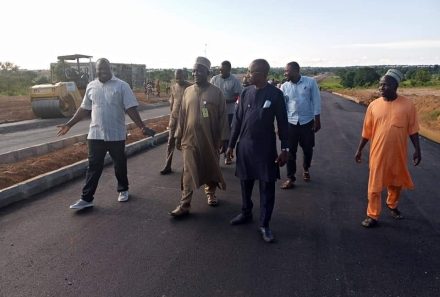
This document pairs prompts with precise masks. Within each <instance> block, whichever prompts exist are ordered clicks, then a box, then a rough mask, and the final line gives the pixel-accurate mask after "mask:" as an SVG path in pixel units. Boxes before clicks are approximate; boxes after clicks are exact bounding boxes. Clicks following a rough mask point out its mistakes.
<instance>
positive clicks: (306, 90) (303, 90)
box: [297, 85, 311, 98]
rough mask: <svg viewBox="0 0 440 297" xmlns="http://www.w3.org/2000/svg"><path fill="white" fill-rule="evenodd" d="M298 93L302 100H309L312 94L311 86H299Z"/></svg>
mask: <svg viewBox="0 0 440 297" xmlns="http://www.w3.org/2000/svg"><path fill="white" fill-rule="evenodd" d="M297 92H298V94H299V96H300V97H302V98H309V96H310V93H311V89H310V86H307V85H305V86H298V87H297Z"/></svg>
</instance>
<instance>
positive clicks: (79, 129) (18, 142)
mask: <svg viewBox="0 0 440 297" xmlns="http://www.w3.org/2000/svg"><path fill="white" fill-rule="evenodd" d="M169 113H170V107H169V106H163V107H158V108H153V109H145V110H141V111H140V112H139V114H140V115H141V118H142V119H149V118H154V117H159V116H162V115H168V114H169ZM67 120H68V119H62V118H60V119H50V120H33V122H35V128H28V129H26V130H22V129H20V130H18V131H15V132H9V133H4V134H0V139H1V141H0V154H3V153H6V152H10V151H15V150H19V149H23V148H26V147H29V146H34V145H38V144H42V143H47V142H52V141H57V140H60V139H63V138H69V137H72V136H74V135H78V134H86V133H87V132H88V130H89V124H90V120H89V119H87V120H83V121H81V122H79V123H77V124H76V125H75V126H73V127H72V129H70V131H69V133H67V134H66V135H64V136H62V137H58V136H57V135H56V134H57V131H58V128H57V127H56V125H58V124H61V123H64V122H66V121H67ZM41 121H42V122H44V124H43V125H44V127H40V126H39V122H41ZM129 122H132V121H131V119H130V118H129V117H128V116H127V115H126V123H129ZM49 123H50V124H51V125H49V126H47V125H48V124H49ZM9 125H11V124H9Z"/></svg>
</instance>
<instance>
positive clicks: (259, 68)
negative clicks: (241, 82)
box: [248, 59, 270, 89]
mask: <svg viewBox="0 0 440 297" xmlns="http://www.w3.org/2000/svg"><path fill="white" fill-rule="evenodd" d="M269 69H270V65H269V63H268V62H267V61H266V60H264V59H257V60H254V61H252V63H251V65H249V69H248V75H249V83H250V84H251V85H255V86H256V87H257V89H259V88H263V87H264V86H265V85H266V84H267V75H268V74H269Z"/></svg>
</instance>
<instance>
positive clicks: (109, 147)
mask: <svg viewBox="0 0 440 297" xmlns="http://www.w3.org/2000/svg"><path fill="white" fill-rule="evenodd" d="M96 75H97V79H95V80H94V81H92V82H90V83H89V84H88V85H87V89H86V93H85V95H84V99H83V102H82V104H81V106H80V107H79V108H78V110H77V111H76V113H75V115H74V116H73V117H72V118H71V119H70V120H69V121H68V122H67V123H65V124H62V125H59V126H58V127H59V131H58V134H57V135H58V136H61V135H64V134H66V133H67V132H68V131H69V130H70V128H71V127H72V126H73V125H75V124H76V123H77V122H79V121H80V120H82V119H83V118H85V117H87V116H88V115H90V114H91V122H90V129H89V134H88V136H87V145H88V151H89V152H88V159H89V166H88V167H87V173H86V183H85V185H84V187H83V190H82V195H81V199H79V200H78V201H76V202H75V203H74V204H72V205H71V206H70V208H71V209H78V210H79V209H84V208H87V207H92V206H93V199H94V194H95V191H96V188H97V186H98V181H99V178H100V177H101V173H102V170H103V168H104V157H105V155H106V153H107V151H108V152H109V154H110V156H111V158H112V160H113V164H114V168H115V175H116V179H117V180H118V187H117V191H118V192H119V196H118V201H120V202H124V201H127V200H128V178H127V158H126V155H125V139H126V135H127V131H126V127H125V112H126V113H127V114H128V116H129V117H130V118H131V119H132V120H133V122H135V123H136V125H137V126H138V127H139V128H140V129H142V133H143V134H144V135H150V136H153V135H154V134H155V131H154V130H151V129H149V128H147V127H146V126H145V125H144V123H143V122H142V120H141V117H140V116H139V113H138V111H137V106H138V102H137V100H136V98H135V96H134V94H133V92H132V90H131V89H130V86H129V85H128V84H127V83H126V82H124V81H122V80H120V79H118V78H116V77H115V76H114V75H113V73H112V72H111V68H110V62H109V61H108V60H107V59H104V58H102V59H99V60H98V61H96Z"/></svg>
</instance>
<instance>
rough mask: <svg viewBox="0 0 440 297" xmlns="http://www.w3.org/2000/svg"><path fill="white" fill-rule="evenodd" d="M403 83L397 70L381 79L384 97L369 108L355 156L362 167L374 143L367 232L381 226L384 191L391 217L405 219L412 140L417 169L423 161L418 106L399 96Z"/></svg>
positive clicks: (409, 187)
mask: <svg viewBox="0 0 440 297" xmlns="http://www.w3.org/2000/svg"><path fill="white" fill-rule="evenodd" d="M402 79H403V74H402V73H401V72H400V71H399V70H397V69H390V70H388V71H387V73H386V74H385V75H384V76H383V77H382V78H381V79H380V82H379V92H380V94H381V97H380V98H378V99H376V100H374V101H373V102H372V103H370V105H369V106H368V109H367V112H366V115H365V120H364V126H363V130H362V138H361V141H360V143H359V147H358V150H357V152H356V155H355V160H356V162H358V163H360V162H361V159H362V149H363V148H364V146H365V145H366V144H367V142H368V141H369V140H371V145H370V164H369V165H370V166H369V167H370V175H369V180H368V207H367V218H366V219H365V220H363V221H362V226H364V227H367V228H369V227H374V226H376V225H377V220H378V218H379V215H380V212H381V192H382V189H383V188H384V187H386V188H387V191H388V196H387V200H386V204H387V206H388V209H389V210H390V215H391V216H392V217H393V218H394V219H402V218H403V216H402V214H401V213H400V211H399V210H398V209H397V205H398V203H399V198H400V191H401V189H402V188H408V189H412V188H413V187H414V184H413V182H412V180H411V176H410V174H409V172H408V167H407V141H408V136H409V138H410V139H411V142H412V144H413V145H414V148H415V152H414V154H413V163H414V165H415V166H417V165H418V164H419V163H420V161H421V159H422V155H421V152H420V145H419V134H418V130H419V124H418V120H417V113H416V109H415V106H414V104H413V103H412V101H411V100H410V99H408V98H405V97H402V96H400V95H397V87H398V86H399V83H400V81H401V80H402Z"/></svg>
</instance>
